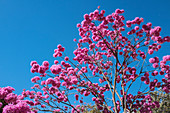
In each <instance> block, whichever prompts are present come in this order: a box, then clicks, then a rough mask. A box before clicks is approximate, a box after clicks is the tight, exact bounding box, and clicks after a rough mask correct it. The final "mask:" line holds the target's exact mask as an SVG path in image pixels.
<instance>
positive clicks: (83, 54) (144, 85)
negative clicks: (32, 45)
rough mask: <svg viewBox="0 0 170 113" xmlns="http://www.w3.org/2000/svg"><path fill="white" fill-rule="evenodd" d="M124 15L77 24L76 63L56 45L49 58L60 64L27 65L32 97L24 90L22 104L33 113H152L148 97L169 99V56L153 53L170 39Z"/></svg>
mask: <svg viewBox="0 0 170 113" xmlns="http://www.w3.org/2000/svg"><path fill="white" fill-rule="evenodd" d="M123 13H124V10H120V9H116V11H115V12H114V13H112V14H110V15H107V16H104V14H105V11H104V10H101V11H99V10H95V11H94V12H92V13H90V14H85V15H84V20H83V21H82V22H81V24H77V27H78V30H79V35H80V39H79V40H76V39H74V41H75V42H77V48H76V49H75V50H74V52H73V53H74V55H75V57H74V58H72V59H71V58H69V57H68V56H67V55H66V53H65V48H64V47H63V46H62V45H60V44H59V45H58V46H57V49H55V50H54V54H53V57H55V58H59V57H60V58H61V59H62V60H55V61H54V64H52V65H50V64H49V62H48V61H44V62H43V63H42V65H39V64H38V63H37V62H36V61H32V62H31V66H32V67H31V72H32V73H39V76H35V77H34V78H32V79H31V81H32V82H33V83H35V85H34V86H33V87H32V89H33V91H29V90H27V91H26V90H24V91H23V93H22V95H21V97H22V99H24V98H29V100H27V101H26V102H27V103H28V104H29V105H30V106H32V107H33V108H34V109H37V110H39V111H46V112H48V111H49V112H54V113H55V112H72V113H79V112H84V111H85V105H86V102H87V103H89V102H91V104H93V105H95V106H96V107H97V109H98V110H99V111H103V112H104V113H113V112H115V113H119V112H125V113H127V112H128V113H132V112H137V111H140V112H142V113H152V109H154V108H159V107H160V105H159V102H158V101H154V100H153V98H152V96H151V95H150V93H151V92H154V91H156V90H158V88H159V89H160V88H161V89H162V90H163V91H164V92H165V93H167V94H168V93H169V89H170V84H169V78H170V66H169V64H168V61H170V55H166V56H164V57H163V59H162V58H159V57H157V56H155V55H154V53H155V52H157V51H159V49H160V48H161V45H162V44H163V43H165V42H166V43H167V42H170V36H165V37H162V36H160V32H161V27H159V26H157V27H152V23H146V24H143V21H144V19H143V18H139V17H136V18H135V19H134V20H131V21H130V20H128V21H126V22H125V17H124V16H123V15H122V14H123ZM30 99H31V100H30ZM74 101H75V102H74Z"/></svg>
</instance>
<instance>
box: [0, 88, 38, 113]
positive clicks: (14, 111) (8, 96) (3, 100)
mask: <svg viewBox="0 0 170 113" xmlns="http://www.w3.org/2000/svg"><path fill="white" fill-rule="evenodd" d="M13 91H15V89H14V88H12V87H10V86H8V87H3V88H1V87H0V112H1V113H36V111H31V109H30V107H29V105H28V104H27V103H26V101H24V100H21V98H20V96H18V95H16V94H14V93H12V92H13Z"/></svg>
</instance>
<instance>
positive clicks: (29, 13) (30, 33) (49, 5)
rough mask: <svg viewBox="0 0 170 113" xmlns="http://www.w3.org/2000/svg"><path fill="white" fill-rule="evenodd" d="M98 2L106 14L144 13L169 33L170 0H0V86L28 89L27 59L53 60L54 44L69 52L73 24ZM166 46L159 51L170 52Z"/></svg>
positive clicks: (74, 31)
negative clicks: (119, 11)
mask: <svg viewBox="0 0 170 113" xmlns="http://www.w3.org/2000/svg"><path fill="white" fill-rule="evenodd" d="M97 6H101V9H105V10H106V14H111V13H112V12H113V11H115V9H117V8H120V9H124V10H125V14H124V15H125V17H126V20H132V19H134V18H135V17H136V16H138V17H143V18H144V21H145V22H152V23H153V26H161V27H162V31H163V32H162V35H163V36H165V35H170V30H169V27H170V12H169V11H170V0H0V87H5V86H12V87H14V88H15V89H16V93H17V94H19V93H21V92H22V89H23V88H25V89H30V87H31V86H32V83H31V81H30V79H31V78H32V77H33V75H34V74H31V73H30V62H31V61H32V60H36V61H38V63H40V64H41V63H42V62H43V61H44V60H48V61H50V63H51V64H52V63H53V60H54V58H53V57H52V55H53V50H54V49H55V48H56V47H57V44H62V45H63V46H64V47H66V51H67V53H68V55H72V51H73V50H74V47H75V46H76V45H75V43H74V42H73V41H72V40H73V38H78V37H79V36H78V30H77V28H76V24H77V23H79V22H81V21H82V20H83V15H84V14H85V13H90V12H92V11H94V10H95V9H96V8H97ZM168 47H169V48H170V45H168V44H166V45H165V46H164V48H163V49H161V50H162V51H161V54H170V52H169V49H168Z"/></svg>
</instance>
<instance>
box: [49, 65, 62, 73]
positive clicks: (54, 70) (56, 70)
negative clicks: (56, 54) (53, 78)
mask: <svg viewBox="0 0 170 113" xmlns="http://www.w3.org/2000/svg"><path fill="white" fill-rule="evenodd" d="M61 69H62V67H61V65H52V66H51V68H50V70H51V72H52V73H53V74H59V73H60V72H61Z"/></svg>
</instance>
